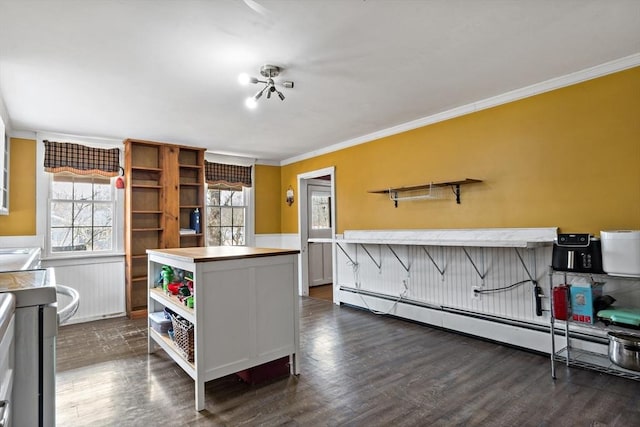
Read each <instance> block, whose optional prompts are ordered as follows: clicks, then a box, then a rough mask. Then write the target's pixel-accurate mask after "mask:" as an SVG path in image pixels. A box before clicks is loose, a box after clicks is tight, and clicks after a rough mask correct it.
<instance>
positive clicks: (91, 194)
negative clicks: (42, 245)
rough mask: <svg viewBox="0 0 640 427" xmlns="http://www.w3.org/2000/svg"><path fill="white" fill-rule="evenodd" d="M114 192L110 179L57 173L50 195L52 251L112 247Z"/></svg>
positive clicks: (54, 176)
mask: <svg viewBox="0 0 640 427" xmlns="http://www.w3.org/2000/svg"><path fill="white" fill-rule="evenodd" d="M113 192H114V190H113V186H112V185H111V180H110V179H109V178H103V177H89V176H75V175H70V174H62V173H58V174H54V175H53V178H52V180H51V198H50V235H49V237H50V240H49V241H50V247H51V252H69V251H71V252H76V251H111V250H113V247H114V244H113V239H114V236H113V234H114V233H113V226H114V214H115V202H114V194H113Z"/></svg>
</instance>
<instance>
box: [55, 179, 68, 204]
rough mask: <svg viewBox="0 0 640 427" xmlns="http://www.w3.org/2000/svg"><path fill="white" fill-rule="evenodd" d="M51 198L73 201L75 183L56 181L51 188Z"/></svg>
mask: <svg viewBox="0 0 640 427" xmlns="http://www.w3.org/2000/svg"><path fill="white" fill-rule="evenodd" d="M51 198H52V199H63V200H72V199H73V183H71V182H66V181H58V180H57V179H54V183H53V185H52V186H51Z"/></svg>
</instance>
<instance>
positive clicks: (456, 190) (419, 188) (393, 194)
mask: <svg viewBox="0 0 640 427" xmlns="http://www.w3.org/2000/svg"><path fill="white" fill-rule="evenodd" d="M478 182H482V180H479V179H473V178H465V179H462V180H458V181H443V182H430V183H428V184H418V185H411V186H407V187H395V188H385V189H382V190H370V191H369V193H374V194H388V195H389V199H391V200H393V202H394V205H395V207H396V208H397V207H398V202H399V201H400V200H423V199H435V198H437V197H435V196H434V195H433V194H432V190H433V189H434V188H440V187H451V189H452V190H453V194H455V196H456V203H457V204H460V186H461V185H464V184H474V183H478ZM408 192H416V193H420V192H423V194H417V195H414V196H404V197H403V196H401V194H402V193H408Z"/></svg>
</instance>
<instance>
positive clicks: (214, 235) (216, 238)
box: [207, 227, 222, 246]
mask: <svg viewBox="0 0 640 427" xmlns="http://www.w3.org/2000/svg"><path fill="white" fill-rule="evenodd" d="M207 242H209V245H211V246H220V245H221V243H222V242H221V241H220V228H218V227H209V228H207Z"/></svg>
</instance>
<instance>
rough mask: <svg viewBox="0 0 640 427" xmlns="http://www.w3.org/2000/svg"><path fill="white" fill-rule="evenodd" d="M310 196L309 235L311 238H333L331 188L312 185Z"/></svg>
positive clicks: (308, 192) (309, 187)
mask: <svg viewBox="0 0 640 427" xmlns="http://www.w3.org/2000/svg"><path fill="white" fill-rule="evenodd" d="M307 195H308V201H307V203H308V212H309V213H308V219H307V221H308V224H309V225H308V227H309V229H308V233H309V237H311V238H330V237H331V187H327V186H326V185H324V184H322V185H315V184H311V185H309V186H308V187H307Z"/></svg>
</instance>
